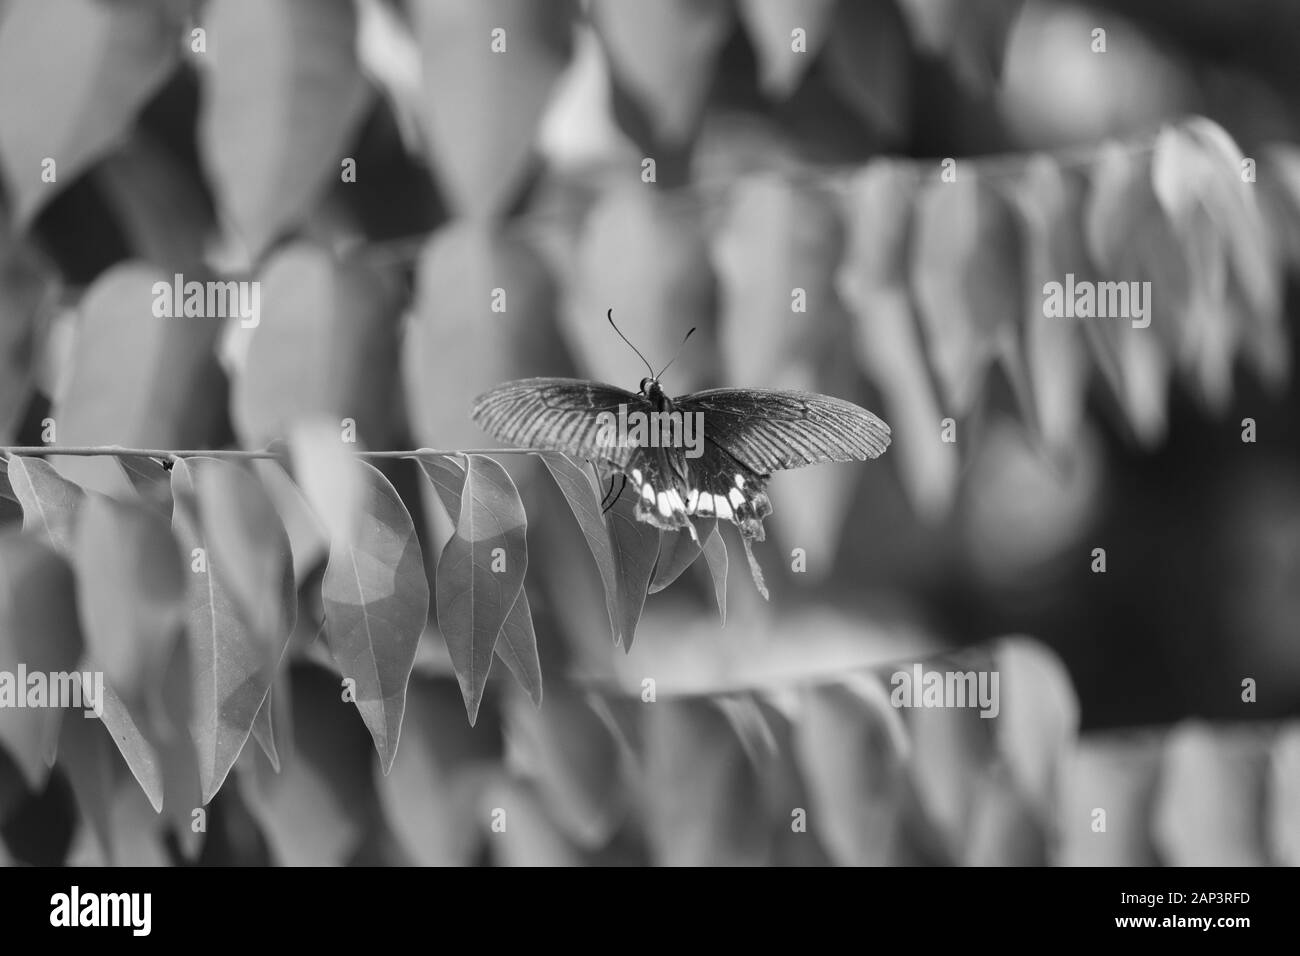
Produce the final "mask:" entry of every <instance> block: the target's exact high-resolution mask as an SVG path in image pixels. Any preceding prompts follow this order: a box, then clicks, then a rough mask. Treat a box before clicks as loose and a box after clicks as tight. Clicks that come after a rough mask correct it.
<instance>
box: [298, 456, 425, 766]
mask: <svg viewBox="0 0 1300 956" xmlns="http://www.w3.org/2000/svg"><path fill="white" fill-rule="evenodd" d="M352 467H353V468H354V469H356V470H357V472H358V474H359V478H360V482H361V485H362V488H363V495H364V497H363V507H362V510H361V514H362V516H363V518H364V520H363V521H361V522H360V526H359V528H358V530H357V532H356V537H355V538H354V539H352V540H351V541H348V540H345V539H342V538H335V539H334V541H333V543H332V544H331V545H330V557H329V564H328V565H326V567H325V577H324V580H323V582H322V585H321V596H322V598H323V600H324V603H325V638H326V641H327V642H328V644H329V649H330V654H331V656H332V657H333V659H334V663H335V664H336V665H337V666H338V669H339V673H341V674H342V675H343V677H344V678H345V679H350V680H352V681H354V682H355V694H356V705H357V710H359V711H360V712H361V717H362V719H363V720H364V721H365V723H366V727H367V728H369V730H370V734H371V736H372V737H373V738H374V741H375V749H376V750H377V751H378V753H379V759H380V766H381V769H382V770H383V772H384V773H388V771H389V769H390V768H391V767H392V765H393V755H394V754H395V753H396V752H397V744H398V739H399V737H400V735H401V730H402V714H403V712H404V710H405V708H406V685H407V682H408V681H409V680H410V677H411V668H412V666H413V665H414V664H415V651H416V646H417V645H418V644H419V641H420V634H421V632H423V630H424V625H425V622H426V621H427V620H428V617H429V585H428V580H427V579H426V578H425V576H424V557H423V556H422V555H421V553H420V543H419V541H418V540H417V539H416V536H415V526H414V525H413V524H412V523H411V515H410V513H409V512H407V510H406V506H405V505H404V504H403V503H402V499H401V498H399V497H398V495H397V492H396V491H395V490H394V489H393V486H392V485H391V484H390V483H389V482H388V479H387V478H385V477H384V476H383V475H382V474H381V473H380V472H379V471H378V470H377V469H376V468H374V467H373V466H372V465H369V464H367V463H366V462H363V461H359V460H358V461H356V462H354V463H353V464H352Z"/></svg>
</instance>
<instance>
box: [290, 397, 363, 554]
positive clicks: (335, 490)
mask: <svg viewBox="0 0 1300 956" xmlns="http://www.w3.org/2000/svg"><path fill="white" fill-rule="evenodd" d="M289 458H290V460H291V461H292V462H293V477H294V480H295V481H296V482H297V483H298V487H299V488H301V489H302V493H303V497H304V498H306V499H307V503H308V504H309V505H311V509H312V511H313V512H314V514H315V515H316V518H317V520H319V521H320V523H321V526H322V527H323V528H324V529H325V532H326V537H327V538H328V539H329V540H330V541H332V542H335V543H337V542H342V543H344V544H346V543H348V542H351V541H353V540H355V539H356V537H357V536H358V535H359V534H361V533H362V532H363V531H364V529H363V528H361V527H360V525H361V519H362V516H363V515H364V511H363V509H362V506H363V504H364V502H365V494H366V491H365V482H364V481H363V480H362V478H363V472H362V471H360V470H358V469H357V468H356V467H355V464H354V463H355V462H356V461H357V460H358V459H357V457H356V456H355V455H354V454H353V453H352V450H351V449H350V448H348V447H347V446H346V445H345V444H344V443H343V438H342V435H341V434H340V432H339V429H337V428H336V427H335V426H334V425H332V424H331V423H330V422H328V421H326V420H324V419H319V418H314V419H312V420H310V421H306V422H301V423H300V424H298V425H295V426H294V427H293V430H292V431H291V432H290V434H289ZM332 548H333V545H331V549H332Z"/></svg>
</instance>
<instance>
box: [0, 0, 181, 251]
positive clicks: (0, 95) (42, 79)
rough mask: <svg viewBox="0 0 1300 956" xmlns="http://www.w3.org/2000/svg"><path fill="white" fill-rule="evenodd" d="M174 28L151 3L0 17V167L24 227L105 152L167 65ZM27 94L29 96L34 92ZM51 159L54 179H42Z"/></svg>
mask: <svg viewBox="0 0 1300 956" xmlns="http://www.w3.org/2000/svg"><path fill="white" fill-rule="evenodd" d="M178 27H179V24H178V22H177V20H176V18H175V17H174V15H173V11H172V10H171V8H170V7H169V5H167V4H163V3H156V2H152V0H121V2H118V3H111V4H108V3H99V2H95V0H64V2H62V3H57V4H51V3H19V4H14V5H13V6H12V7H11V8H10V9H8V10H6V11H5V16H4V18H3V20H0V171H3V173H4V177H5V179H6V181H7V185H8V192H9V195H10V197H11V198H12V200H13V205H14V209H13V213H14V220H15V222H16V223H17V224H18V225H19V227H24V226H26V225H27V224H28V223H30V222H31V220H32V219H33V218H34V217H35V215H36V213H37V212H38V211H39V210H40V208H41V207H42V206H44V205H45V204H46V203H48V202H49V201H50V200H51V199H52V198H53V197H54V196H55V195H57V193H58V192H59V191H60V190H61V189H62V188H63V187H65V186H66V185H67V184H69V183H72V182H75V181H76V179H77V177H78V176H79V175H80V174H81V173H83V172H84V171H85V170H86V169H88V168H89V167H90V166H91V165H93V163H94V162H95V160H96V159H98V158H99V157H100V156H101V155H103V154H104V153H105V152H107V151H108V150H109V149H111V148H112V146H113V145H114V144H115V142H116V141H117V140H118V139H119V138H120V137H122V136H123V135H124V134H125V133H126V132H127V131H128V130H129V129H130V127H131V125H132V123H133V122H134V121H135V117H136V114H137V113H138V112H139V110H140V109H141V107H143V106H144V104H145V103H146V102H148V101H149V99H150V98H151V97H152V96H153V95H154V93H155V92H156V91H157V89H158V88H159V87H160V86H161V85H162V84H163V82H164V81H165V80H166V79H167V77H168V76H169V75H170V74H171V72H172V70H173V69H174V68H175V66H176V58H177V52H178V46H177V43H176V35H177V30H178ZM34 91H39V95H36V93H35V92H34ZM47 158H51V159H54V160H55V161H56V163H57V167H56V171H57V175H58V179H57V180H56V181H55V182H53V183H47V182H45V181H43V179H42V175H41V174H42V162H43V161H44V160H45V159H47Z"/></svg>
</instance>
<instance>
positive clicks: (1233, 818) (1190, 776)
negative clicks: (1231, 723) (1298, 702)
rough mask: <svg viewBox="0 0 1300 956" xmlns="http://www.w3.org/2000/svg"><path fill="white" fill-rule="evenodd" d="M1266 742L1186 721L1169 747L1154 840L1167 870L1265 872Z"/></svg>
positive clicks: (1250, 733) (1248, 731)
mask: <svg viewBox="0 0 1300 956" xmlns="http://www.w3.org/2000/svg"><path fill="white" fill-rule="evenodd" d="M1268 743H1269V741H1268V738H1267V737H1266V736H1265V735H1264V734H1263V733H1261V732H1260V730H1259V729H1258V728H1254V727H1245V728H1232V729H1221V730H1214V729H1211V728H1210V727H1208V726H1207V725H1205V724H1201V723H1198V722H1195V721H1188V722H1185V723H1183V724H1182V725H1180V726H1179V727H1176V728H1175V729H1174V730H1173V731H1172V732H1171V733H1170V735H1169V739H1168V740H1167V742H1166V744H1165V747H1164V759H1163V761H1162V763H1161V772H1160V782H1159V784H1158V785H1157V787H1156V795H1155V800H1154V806H1153V807H1152V816H1151V838H1152V840H1153V842H1154V843H1155V846H1156V848H1157V850H1158V851H1159V852H1160V855H1161V857H1162V859H1163V861H1164V862H1165V863H1167V864H1168V865H1170V866H1263V865H1265V864H1266V863H1267V862H1268V851H1267V848H1266V847H1265V845H1264V834H1263V828H1262V827H1260V825H1259V808H1260V807H1262V806H1264V793H1265V789H1264V788H1265V776H1264V774H1265V767H1266V765H1267V758H1268Z"/></svg>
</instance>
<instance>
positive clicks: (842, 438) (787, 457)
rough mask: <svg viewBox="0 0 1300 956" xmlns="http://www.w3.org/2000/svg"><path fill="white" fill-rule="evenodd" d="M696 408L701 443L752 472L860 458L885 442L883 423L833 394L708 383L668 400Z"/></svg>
mask: <svg viewBox="0 0 1300 956" xmlns="http://www.w3.org/2000/svg"><path fill="white" fill-rule="evenodd" d="M673 404H674V405H675V406H676V407H677V408H679V409H681V411H682V412H683V413H686V412H702V413H703V415H704V418H703V421H704V435H705V438H706V439H707V441H706V444H707V443H709V442H711V443H712V444H714V445H716V446H717V447H718V448H719V449H721V451H722V452H723V453H724V455H725V456H726V457H728V458H730V459H731V460H733V461H735V462H736V463H739V464H743V465H744V466H745V467H747V468H749V469H750V470H751V471H753V472H755V473H757V474H763V475H766V474H769V473H771V472H773V471H781V470H783V469H787V468H802V467H804V466H805V465H814V464H817V463H818V462H826V461H865V460H866V459H868V458H876V457H878V456H879V455H880V454H881V453H882V452H883V451H884V450H885V449H886V448H887V447H889V426H888V425H886V424H885V423H884V422H882V421H881V420H880V419H879V418H877V417H876V416H875V415H874V414H872V413H871V412H869V411H867V410H866V409H865V408H862V407H861V406H859V405H854V404H853V403H852V402H846V401H844V400H842V399H839V398H831V397H830V396H829V395H818V394H816V393H814V392H800V391H782V390H777V389H765V388H713V389H708V390H707V391H703V392H693V393H691V394H690V395H683V396H682V397H681V398H677V399H674V400H673Z"/></svg>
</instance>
